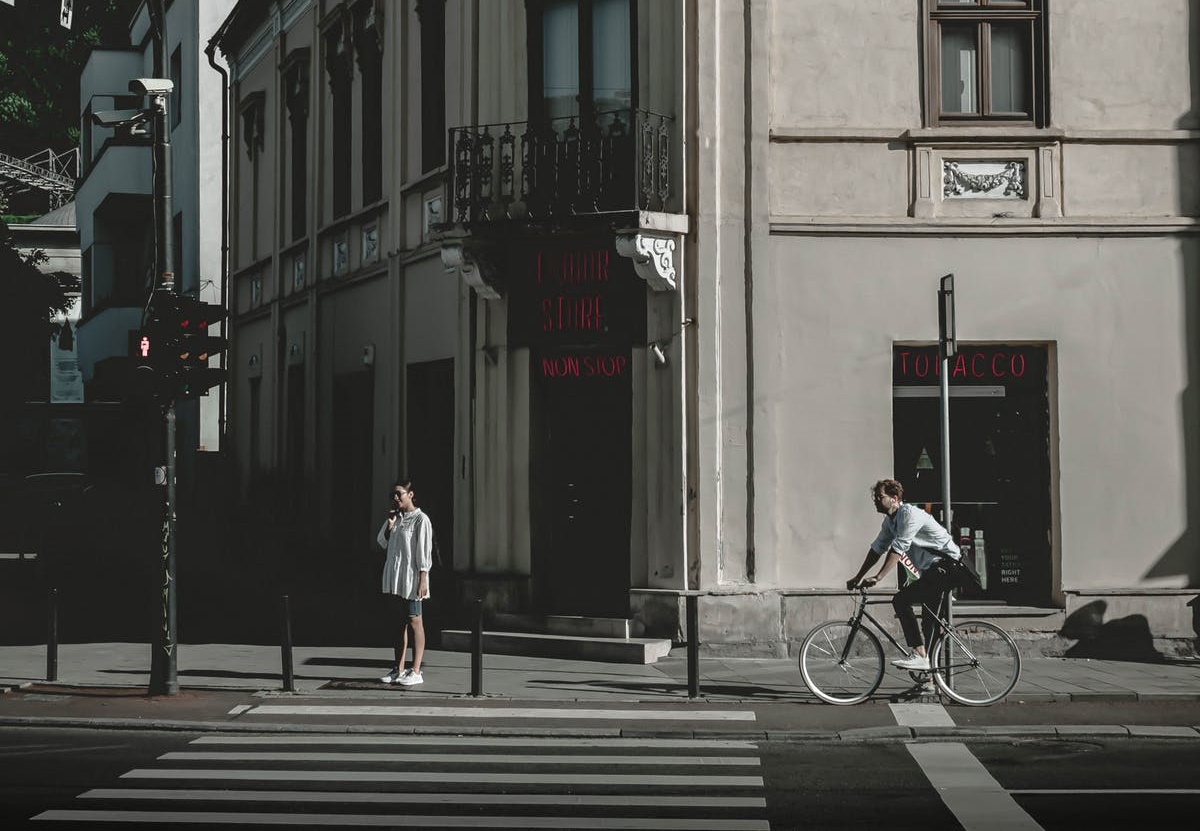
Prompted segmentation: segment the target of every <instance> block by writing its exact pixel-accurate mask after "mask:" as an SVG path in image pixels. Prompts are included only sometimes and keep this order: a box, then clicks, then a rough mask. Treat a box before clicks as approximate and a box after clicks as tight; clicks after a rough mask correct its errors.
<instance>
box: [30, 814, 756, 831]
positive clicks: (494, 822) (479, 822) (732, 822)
mask: <svg viewBox="0 0 1200 831" xmlns="http://www.w3.org/2000/svg"><path fill="white" fill-rule="evenodd" d="M34 819H35V820H52V821H65V822H152V823H161V824H172V823H185V822H190V823H206V824H209V825H341V826H385V827H392V828H418V827H419V828H477V827H486V828H555V829H559V828H583V829H592V828H600V829H603V828H621V829H669V831H770V828H771V824H770V823H769V822H767V821H766V820H740V819H729V820H725V819H695V818H692V817H688V818H681V819H667V818H664V817H646V818H642V817H577V816H558V817H513V816H506V817H467V816H445V817H439V816H411V815H405V814H400V815H397V816H382V815H376V814H260V813H244V814H241V813H222V812H212V813H194V812H183V811H71V810H60V811H45V812H43V813H41V814H38V815H37V816H36V817H34Z"/></svg>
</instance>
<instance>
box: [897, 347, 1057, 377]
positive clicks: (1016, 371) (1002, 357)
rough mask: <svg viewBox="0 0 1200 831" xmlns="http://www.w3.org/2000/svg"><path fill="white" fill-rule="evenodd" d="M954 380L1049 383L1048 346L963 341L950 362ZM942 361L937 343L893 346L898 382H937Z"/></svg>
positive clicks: (951, 374) (940, 374) (949, 367)
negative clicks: (975, 343) (965, 343)
mask: <svg viewBox="0 0 1200 831" xmlns="http://www.w3.org/2000/svg"><path fill="white" fill-rule="evenodd" d="M948 369H949V372H950V379H949V380H950V383H952V384H958V385H971V384H1001V385H1004V386H1006V387H1011V386H1014V385H1018V386H1024V387H1034V386H1039V387H1040V386H1044V385H1045V383H1046V351H1045V348H1044V347H1036V346H1015V345H1008V344H996V345H994V346H970V345H960V346H959V350H958V353H957V354H956V355H955V356H954V357H953V358H951V359H950V361H949V364H948ZM941 377H942V365H941V360H940V359H939V357H938V349H937V347H936V346H895V347H893V348H892V382H893V383H895V384H917V385H920V384H937V383H939V382H940V381H941Z"/></svg>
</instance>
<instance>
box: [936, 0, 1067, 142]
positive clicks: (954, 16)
mask: <svg viewBox="0 0 1200 831" xmlns="http://www.w3.org/2000/svg"><path fill="white" fill-rule="evenodd" d="M1046 6H1047V0H971V2H961V3H955V2H947V1H946V0H925V14H924V16H923V17H924V24H925V27H926V33H925V34H926V36H925V50H926V61H925V101H926V107H925V111H926V118H925V123H926V126H928V127H953V126H958V127H1008V126H1012V127H1047V126H1049V124H1050V117H1049V94H1048V91H1049V74H1050V73H1049V60H1048V58H1047V54H1048V51H1047V44H1048V39H1047V17H1048V13H1047V10H1046ZM947 23H949V24H958V25H962V24H967V25H972V24H973V25H974V26H975V32H976V44H977V45H976V59H975V96H976V101H977V102H978V108H977V109H978V112H976V113H953V112H944V111H943V109H942V38H941V27H942V25H943V24H947ZM1004 23H1028V25H1029V44H1028V45H1029V58H1028V64H1027V67H1026V69H1027V71H1028V80H1027V88H1026V90H1025V91H1026V94H1027V95H1028V97H1029V109H1028V112H996V111H994V110H993V109H992V106H991V98H992V84H991V78H992V61H991V54H992V53H991V35H990V30H991V27H992V26H993V25H996V24H1004Z"/></svg>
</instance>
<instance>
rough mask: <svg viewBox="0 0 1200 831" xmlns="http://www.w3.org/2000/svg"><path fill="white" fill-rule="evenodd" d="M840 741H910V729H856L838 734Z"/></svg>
mask: <svg viewBox="0 0 1200 831" xmlns="http://www.w3.org/2000/svg"><path fill="white" fill-rule="evenodd" d="M838 736H839V737H840V738H841V739H842V741H848V742H857V741H869V740H871V739H911V738H912V737H913V731H912V728H911V727H899V726H897V727H856V728H854V729H852V730H842V731H840V732H839V733H838Z"/></svg>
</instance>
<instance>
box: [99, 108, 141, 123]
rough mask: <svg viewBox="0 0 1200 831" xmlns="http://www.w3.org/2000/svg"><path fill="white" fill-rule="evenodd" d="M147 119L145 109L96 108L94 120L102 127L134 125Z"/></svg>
mask: <svg viewBox="0 0 1200 831" xmlns="http://www.w3.org/2000/svg"><path fill="white" fill-rule="evenodd" d="M145 120H146V113H145V112H144V111H143V110H96V111H95V112H93V113H92V121H93V122H95V123H96V124H98V125H100V126H101V127H132V126H134V125H135V124H140V123H141V122H143V121H145Z"/></svg>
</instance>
